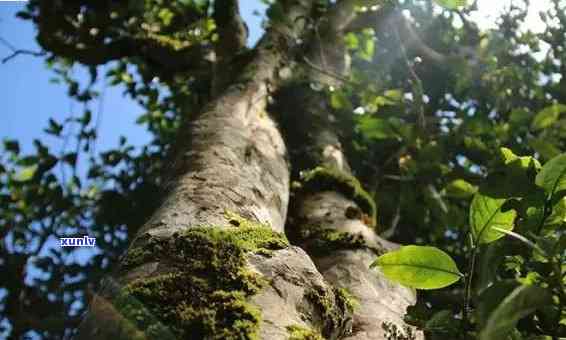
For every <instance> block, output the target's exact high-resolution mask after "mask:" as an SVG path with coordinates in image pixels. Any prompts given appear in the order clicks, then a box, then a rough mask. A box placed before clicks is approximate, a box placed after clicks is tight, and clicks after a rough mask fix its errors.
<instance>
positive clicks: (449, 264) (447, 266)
mask: <svg viewBox="0 0 566 340" xmlns="http://www.w3.org/2000/svg"><path fill="white" fill-rule="evenodd" d="M371 267H379V268H380V269H381V271H382V272H383V274H384V275H385V276H386V277H387V278H388V279H390V280H392V281H396V282H399V283H401V284H403V285H405V286H409V287H413V288H417V289H438V288H443V287H446V286H449V285H451V284H453V283H454V282H456V281H458V280H459V279H460V278H461V277H462V276H463V275H462V274H461V273H460V271H459V270H458V267H457V266H456V263H455V262H454V260H453V259H452V258H451V257H450V256H449V255H448V254H446V253H445V252H443V251H442V250H440V249H438V248H435V247H425V246H413V245H410V246H404V247H401V248H400V249H399V250H395V251H392V252H389V253H387V254H384V255H381V256H380V257H378V258H377V260H375V262H374V263H372V265H371Z"/></svg>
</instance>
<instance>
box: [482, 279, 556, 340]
mask: <svg viewBox="0 0 566 340" xmlns="http://www.w3.org/2000/svg"><path fill="white" fill-rule="evenodd" d="M551 303H552V297H551V295H550V294H549V293H548V291H547V290H546V289H544V288H541V287H537V286H526V285H522V286H519V287H517V288H515V289H514V290H513V291H512V292H511V293H510V294H509V295H507V297H505V299H503V301H501V304H499V306H497V308H496V309H495V310H494V311H493V313H491V315H490V316H489V319H488V320H487V322H486V325H485V327H484V328H483V330H482V331H481V333H480V340H491V339H505V336H506V335H507V334H508V333H509V332H510V331H512V330H513V329H514V328H515V325H516V324H517V322H518V321H519V320H520V319H522V318H524V317H525V316H527V315H529V314H531V313H533V312H534V311H535V310H537V309H539V308H541V307H544V306H546V305H548V304H551Z"/></svg>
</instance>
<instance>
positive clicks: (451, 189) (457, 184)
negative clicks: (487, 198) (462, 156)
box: [445, 179, 478, 198]
mask: <svg viewBox="0 0 566 340" xmlns="http://www.w3.org/2000/svg"><path fill="white" fill-rule="evenodd" d="M445 190H446V196H449V197H455V198H468V197H470V196H472V195H473V194H475V193H476V191H477V190H478V188H477V187H476V186H474V185H472V184H470V183H468V182H466V181H465V180H463V179H455V180H453V181H452V182H450V183H448V185H447V186H446V189H445Z"/></svg>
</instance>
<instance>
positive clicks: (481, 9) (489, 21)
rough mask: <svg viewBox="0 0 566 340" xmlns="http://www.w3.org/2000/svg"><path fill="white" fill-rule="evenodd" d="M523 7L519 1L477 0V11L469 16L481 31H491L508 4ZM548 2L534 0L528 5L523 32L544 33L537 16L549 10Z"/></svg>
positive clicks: (541, 22) (547, 0)
mask: <svg viewBox="0 0 566 340" xmlns="http://www.w3.org/2000/svg"><path fill="white" fill-rule="evenodd" d="M512 3H514V4H515V5H517V6H523V2H522V1H521V2H520V1H516V0H515V1H513V0H500V1H493V0H478V11H476V12H474V13H472V14H471V17H472V18H473V20H474V21H475V22H477V23H478V25H479V26H480V27H481V28H483V29H492V28H495V27H496V24H495V20H496V19H497V17H498V16H499V15H500V14H501V13H502V12H503V11H505V10H506V9H508V8H509V6H510V4H512ZM550 6H551V3H550V0H536V1H532V2H531V4H530V5H529V14H528V15H527V18H526V20H525V24H524V26H523V29H524V30H531V31H533V32H536V33H540V32H542V31H544V28H545V25H544V22H543V21H542V20H541V18H540V16H539V12H540V11H542V10H546V9H548V8H550Z"/></svg>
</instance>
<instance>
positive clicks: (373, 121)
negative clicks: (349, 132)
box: [358, 116, 397, 139]
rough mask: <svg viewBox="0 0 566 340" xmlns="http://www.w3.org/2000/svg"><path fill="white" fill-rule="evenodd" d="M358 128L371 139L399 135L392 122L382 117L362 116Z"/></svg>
mask: <svg viewBox="0 0 566 340" xmlns="http://www.w3.org/2000/svg"><path fill="white" fill-rule="evenodd" d="M358 129H359V130H360V132H361V133H362V134H363V135H364V136H365V137H367V138H370V139H388V138H393V137H396V136H397V135H396V133H395V131H394V130H393V128H392V127H391V124H390V123H389V122H388V121H387V120H385V119H381V118H374V117H369V116H362V117H361V118H360V120H359V122H358Z"/></svg>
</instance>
